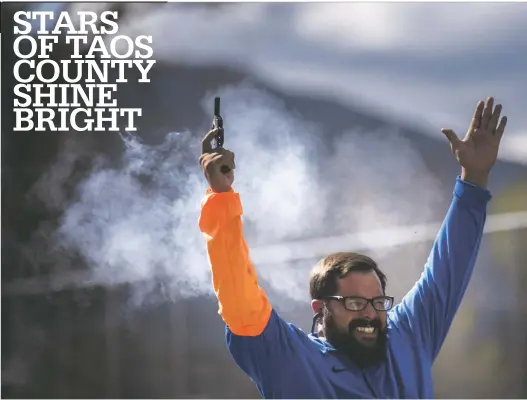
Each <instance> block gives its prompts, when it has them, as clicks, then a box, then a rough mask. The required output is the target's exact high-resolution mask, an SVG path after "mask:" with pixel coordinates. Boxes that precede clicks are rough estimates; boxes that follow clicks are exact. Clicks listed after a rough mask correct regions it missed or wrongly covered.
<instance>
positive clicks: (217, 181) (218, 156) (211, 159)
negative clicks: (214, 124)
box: [199, 129, 236, 193]
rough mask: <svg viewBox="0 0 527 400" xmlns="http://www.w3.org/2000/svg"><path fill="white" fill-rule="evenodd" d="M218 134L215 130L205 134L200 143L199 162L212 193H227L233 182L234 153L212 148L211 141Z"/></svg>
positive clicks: (220, 148)
mask: <svg viewBox="0 0 527 400" xmlns="http://www.w3.org/2000/svg"><path fill="white" fill-rule="evenodd" d="M217 134H218V130H217V129H213V130H211V131H209V133H207V135H206V136H205V137H204V138H203V141H202V142H201V145H202V146H201V157H200V158H199V162H200V164H201V168H202V169H203V172H204V173H205V177H206V178H207V182H208V183H209V185H210V187H211V189H212V190H213V191H214V192H217V193H220V192H228V191H229V190H230V189H231V186H232V183H233V182H234V168H235V167H236V166H235V164H234V153H233V152H232V151H229V150H226V149H224V148H223V147H216V148H215V149H213V148H212V141H213V140H214V138H215V137H216V135H217Z"/></svg>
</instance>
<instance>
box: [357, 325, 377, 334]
mask: <svg viewBox="0 0 527 400" xmlns="http://www.w3.org/2000/svg"><path fill="white" fill-rule="evenodd" d="M355 329H356V330H357V332H361V333H374V332H375V328H374V327H373V326H359V327H357V328H355Z"/></svg>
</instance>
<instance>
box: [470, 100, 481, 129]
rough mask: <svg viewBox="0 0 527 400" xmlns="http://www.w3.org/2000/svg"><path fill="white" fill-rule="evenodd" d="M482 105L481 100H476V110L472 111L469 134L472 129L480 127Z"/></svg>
mask: <svg viewBox="0 0 527 400" xmlns="http://www.w3.org/2000/svg"><path fill="white" fill-rule="evenodd" d="M483 107H484V103H483V102H482V101H480V102H478V105H477V106H476V111H474V116H473V117H472V122H471V123H470V128H469V131H468V132H469V134H470V133H472V132H474V130H476V129H478V128H479V127H481V119H482V117H483Z"/></svg>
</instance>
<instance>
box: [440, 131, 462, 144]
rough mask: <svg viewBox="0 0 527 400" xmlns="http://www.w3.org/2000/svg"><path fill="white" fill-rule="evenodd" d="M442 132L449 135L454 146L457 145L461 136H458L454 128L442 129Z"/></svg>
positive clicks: (448, 137) (449, 139)
mask: <svg viewBox="0 0 527 400" xmlns="http://www.w3.org/2000/svg"><path fill="white" fill-rule="evenodd" d="M441 132H443V134H444V135H445V136H446V137H447V139H448V141H449V142H450V144H451V145H452V147H454V148H455V147H457V144H458V142H459V138H458V137H457V135H456V133H455V132H454V131H453V130H452V129H446V128H443V129H441Z"/></svg>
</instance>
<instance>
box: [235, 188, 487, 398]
mask: <svg viewBox="0 0 527 400" xmlns="http://www.w3.org/2000/svg"><path fill="white" fill-rule="evenodd" d="M490 198H491V195H490V193H489V192H488V191H487V190H484V189H482V188H479V187H477V186H474V185H472V184H470V183H467V182H464V181H462V180H461V179H460V178H458V179H457V183H456V185H455V188H454V196H453V200H452V204H451V206H450V208H449V210H448V213H447V215H446V218H445V220H444V222H443V224H442V226H441V229H440V231H439V234H438V236H437V237H436V240H435V242H434V245H433V248H432V251H431V253H430V256H429V258H428V262H427V263H426V266H425V268H424V272H423V273H422V275H421V278H420V279H419V280H418V281H417V282H416V284H415V285H414V287H413V288H412V289H411V290H410V292H409V293H408V294H407V295H406V296H405V297H404V298H403V300H402V302H401V303H400V304H398V305H396V306H395V307H394V308H393V309H392V310H391V311H390V312H389V313H388V357H387V359H386V362H384V363H383V364H381V365H379V366H377V367H372V368H368V369H366V370H361V369H359V368H358V367H357V366H356V365H355V364H354V363H353V362H351V361H350V359H348V358H347V357H346V356H343V355H342V354H339V352H338V351H336V350H335V349H334V348H333V347H332V346H331V345H330V344H328V343H327V342H325V341H322V340H320V339H318V338H317V337H316V336H314V335H311V334H309V335H308V334H306V333H304V332H303V331H302V330H300V329H299V328H297V327H296V326H294V325H292V324H288V323H286V322H285V321H284V320H283V319H282V318H281V317H280V316H279V315H278V313H277V312H276V310H273V311H272V313H271V317H270V319H269V320H268V323H267V325H266V326H265V329H264V330H263V332H262V333H261V334H260V335H257V336H241V335H237V334H235V333H233V332H232V331H231V330H230V329H229V327H227V328H226V339H227V345H228V348H229V351H230V352H231V354H232V356H233V358H234V360H235V361H236V363H237V364H238V366H239V367H240V368H241V369H242V370H243V371H245V373H246V374H247V375H248V376H249V377H250V378H251V379H252V380H253V381H254V383H255V384H256V386H257V387H258V390H259V391H260V393H261V395H262V396H263V397H265V398H431V397H433V396H434V389H433V381H432V364H433V362H434V360H435V358H436V357H437V355H438V353H439V350H440V349H441V346H442V344H443V341H444V340H445V337H446V335H447V333H448V330H449V328H450V325H451V324H452V320H453V319H454V316H455V313H456V312H457V310H458V307H459V305H460V303H461V300H462V298H463V295H464V293H465V290H466V288H467V285H468V283H469V280H470V277H471V274H472V271H473V269H474V264H475V262H476V256H477V253H478V249H479V246H480V241H481V237H482V234H483V227H484V224H485V219H486V205H487V202H488V201H489V200H490Z"/></svg>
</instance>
